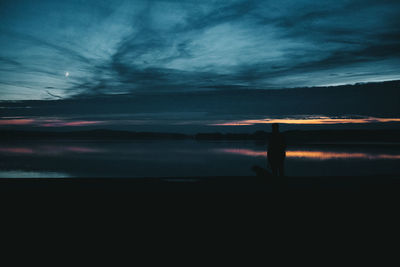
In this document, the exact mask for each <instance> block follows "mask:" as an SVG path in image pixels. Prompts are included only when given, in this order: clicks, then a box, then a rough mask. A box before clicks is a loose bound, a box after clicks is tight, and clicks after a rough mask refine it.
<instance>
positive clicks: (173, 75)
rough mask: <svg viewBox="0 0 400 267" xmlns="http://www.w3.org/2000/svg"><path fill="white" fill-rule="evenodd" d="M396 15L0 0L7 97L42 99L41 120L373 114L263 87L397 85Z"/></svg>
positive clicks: (236, 5) (289, 6)
mask: <svg viewBox="0 0 400 267" xmlns="http://www.w3.org/2000/svg"><path fill="white" fill-rule="evenodd" d="M399 17H400V2H399V1H378V0H366V1H361V0H335V1H333V0H327V1H323V2H317V1H312V0H301V1H300V0H299V1H294V0H292V1H291V0H270V1H261V0H260V1H258V0H252V1H245V0H235V1H145V0H137V1H125V0H119V1H94V0H87V1H75V0H66V1H47V0H41V1H35V2H34V3H32V2H31V1H27V0H26V1H25V0H18V1H1V3H0V22H1V24H0V99H2V100H30V99H36V100H43V101H44V102H40V103H41V104H40V105H39V106H37V107H36V108H32V109H29V112H32V115H34V116H46V113H50V112H54V115H55V116H58V115H59V116H72V115H73V116H77V115H76V114H75V112H77V113H80V114H84V113H88V114H91V115H93V116H94V115H96V116H97V115H100V114H102V116H103V115H105V114H129V116H133V114H139V113H140V114H142V113H146V114H148V113H151V112H153V113H159V114H161V113H163V112H164V113H165V112H176V113H179V114H180V115H179V116H184V115H183V114H184V113H185V112H189V113H190V112H195V113H196V114H203V115H204V114H207V116H209V117H210V116H216V117H215V118H214V119H216V118H217V117H218V116H222V117H224V116H231V115H232V116H236V117H237V116H244V117H246V118H247V116H249V115H256V116H263V115H265V114H270V115H273V114H277V113H279V114H281V113H282V112H283V113H285V112H286V113H288V114H292V115H293V114H295V113H296V112H301V113H307V114H311V113H312V114H314V113H318V112H324V113H332V114H334V113H335V112H338V113H340V114H344V113H346V114H347V113H348V112H352V113H357V114H367V113H369V110H368V108H367V105H366V104H365V103H370V102H369V101H370V100H368V99H372V98H368V99H366V98H362V99H363V100H364V102H359V101H358V100H357V99H352V98H351V97H354V96H349V97H350V98H349V99H350V100H349V101H353V103H356V104H355V105H354V106H353V108H352V109H350V106H345V108H343V110H339V111H337V110H335V108H337V107H335V108H334V105H333V104H332V105H331V106H329V105H327V106H321V105H320V104H319V103H325V100H324V99H325V98H324V97H323V94H326V95H327V96H328V95H330V93H327V92H326V91H324V90H322V89H321V88H317V89H316V90H317V91H314V94H315V95H312V94H308V93H307V94H306V95H307V97H308V98H309V99H304V97H303V96H301V95H297V98H298V99H304V101H306V102H307V103H308V104H307V106H306V107H302V108H299V107H298V106H299V103H297V102H295V100H293V99H292V95H291V96H286V95H285V92H286V91H285V90H284V91H282V95H280V96H278V95H274V94H273V93H271V92H270V91H262V90H261V91H260V94H261V95H258V93H257V92H258V91H257V90H260V89H284V88H291V87H305V86H309V87H311V86H326V85H338V84H354V83H359V82H381V81H388V80H397V79H399V78H400V75H399V73H400V21H399V19H398V18H399ZM246 90H248V91H246ZM318 90H320V91H321V92H319V91H318ZM214 91H215V92H214ZM243 92H248V93H243ZM267 92H268V93H267ZM321 94H322V95H321ZM269 95H274V96H273V99H274V101H272V102H271V100H270V99H269V98H268V97H269ZM343 95H344V94H343V93H342V92H340V94H337V95H336V96H335V99H336V100H335V101H337V102H338V103H343V101H347V100H340V96H343ZM389 95H391V93H389ZM257 96H259V98H257ZM285 97H288V100H286V99H285ZM343 97H344V96H343ZM87 99H90V101H89V102H86V101H87ZM266 99H267V100H268V101H269V102H268V103H269V104H268V105H267V107H266V106H265V104H264V103H263V101H267V100H266ZM81 100H82V101H81ZM387 100H388V101H389V102H390V99H387ZM47 101H49V102H47ZM68 101H71V102H68ZM293 101H294V102H293ZM56 104H57V105H58V106H60V107H59V108H58V107H55V105H56ZM348 104H349V103H348ZM29 105H30V104H29ZM48 105H51V109H50V108H48ZM349 105H350V104H349ZM33 106H35V104H33ZM389 106H390V105H389ZM328 107H329V108H328ZM5 110H7V112H11V111H12V109H5ZM382 110H383V111H382V112H381V111H378V109H374V110H371V112H372V113H379V114H381V115H382V114H383V115H385V116H386V115H389V114H393V113H395V112H394V110H393V108H390V110H387V108H386V107H385V106H384V105H382ZM176 113H174V114H176ZM189 113H188V114H189ZM10 114H11V113H10ZM190 114H191V115H192V116H195V115H193V114H194V113H190ZM335 114H336V113H335ZM14 115H15V114H14ZM47 115H48V114H47ZM203 115H202V116H203ZM113 116H114V115H113ZM152 116H153V115H152ZM157 116H158V115H157ZM196 116H197V115H196ZM150 117H151V116H150ZM224 118H225V117H224ZM246 118H245V119H246ZM204 119H205V120H207V119H209V118H204Z"/></svg>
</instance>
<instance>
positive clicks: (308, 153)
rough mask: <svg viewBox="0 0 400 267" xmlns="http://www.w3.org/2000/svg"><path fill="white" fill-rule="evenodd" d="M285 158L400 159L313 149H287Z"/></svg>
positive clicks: (239, 151) (248, 151) (243, 151)
mask: <svg viewBox="0 0 400 267" xmlns="http://www.w3.org/2000/svg"><path fill="white" fill-rule="evenodd" d="M215 151H216V152H219V153H227V154H238V155H243V156H251V157H267V153H266V152H265V151H256V150H251V149H245V148H234V149H232V148H225V149H216V150H215ZM286 157H287V158H303V159H311V160H332V159H368V160H376V159H400V155H391V154H371V153H360V152H333V151H315V150H288V151H286Z"/></svg>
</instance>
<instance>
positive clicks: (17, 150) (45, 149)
mask: <svg viewBox="0 0 400 267" xmlns="http://www.w3.org/2000/svg"><path fill="white" fill-rule="evenodd" d="M99 152H103V150H101V149H95V148H89V147H80V146H66V147H64V146H39V147H35V148H28V147H0V153H11V154H37V155H54V154H64V153H99Z"/></svg>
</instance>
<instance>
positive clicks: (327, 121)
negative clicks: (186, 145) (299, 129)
mask: <svg viewBox="0 0 400 267" xmlns="http://www.w3.org/2000/svg"><path fill="white" fill-rule="evenodd" d="M382 122H400V118H375V117H367V118H330V117H309V118H300V119H299V118H284V119H268V118H266V119H260V120H241V121H230V122H223V123H215V124H210V125H212V126H243V125H254V124H269V123H283V124H342V123H346V124H347V123H355V124H360V123H382Z"/></svg>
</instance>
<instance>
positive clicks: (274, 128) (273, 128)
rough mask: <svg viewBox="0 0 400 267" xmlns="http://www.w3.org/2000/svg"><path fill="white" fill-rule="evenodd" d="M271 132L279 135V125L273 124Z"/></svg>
mask: <svg viewBox="0 0 400 267" xmlns="http://www.w3.org/2000/svg"><path fill="white" fill-rule="evenodd" d="M272 132H273V133H279V124H278V123H273V124H272Z"/></svg>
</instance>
